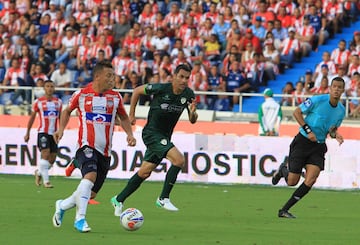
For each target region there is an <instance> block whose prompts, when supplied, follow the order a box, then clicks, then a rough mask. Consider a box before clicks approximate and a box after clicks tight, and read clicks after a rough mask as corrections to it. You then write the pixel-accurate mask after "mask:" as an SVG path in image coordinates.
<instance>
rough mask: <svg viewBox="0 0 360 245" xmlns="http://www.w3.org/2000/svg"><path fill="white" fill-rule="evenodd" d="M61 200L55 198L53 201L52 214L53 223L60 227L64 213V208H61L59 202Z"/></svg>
mask: <svg viewBox="0 0 360 245" xmlns="http://www.w3.org/2000/svg"><path fill="white" fill-rule="evenodd" d="M61 202H62V200H57V201H56V202H55V213H54V216H53V219H52V221H53V225H54V226H55V227H60V226H61V223H62V220H63V217H64V213H65V210H62V209H61V208H60V203H61Z"/></svg>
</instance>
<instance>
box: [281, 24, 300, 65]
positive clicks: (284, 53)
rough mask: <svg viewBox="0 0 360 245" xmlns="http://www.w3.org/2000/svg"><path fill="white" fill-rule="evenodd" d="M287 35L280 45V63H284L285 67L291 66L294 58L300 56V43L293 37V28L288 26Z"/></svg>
mask: <svg viewBox="0 0 360 245" xmlns="http://www.w3.org/2000/svg"><path fill="white" fill-rule="evenodd" d="M288 32H289V37H287V38H285V39H284V41H282V43H281V46H280V50H281V53H280V63H281V64H284V65H285V68H288V67H292V66H293V63H294V62H295V60H296V59H297V58H298V57H300V43H299V40H297V39H296V38H295V28H294V27H290V28H289V30H288Z"/></svg>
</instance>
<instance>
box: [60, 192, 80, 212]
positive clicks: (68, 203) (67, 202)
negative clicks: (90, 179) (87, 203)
mask: <svg viewBox="0 0 360 245" xmlns="http://www.w3.org/2000/svg"><path fill="white" fill-rule="evenodd" d="M76 194H77V190H75V191H74V192H73V194H72V195H71V196H69V197H68V198H66V199H64V200H63V201H62V202H61V203H60V208H61V209H62V210H68V209H70V208H73V207H75V205H76Z"/></svg>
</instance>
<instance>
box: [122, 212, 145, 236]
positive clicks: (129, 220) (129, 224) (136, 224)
mask: <svg viewBox="0 0 360 245" xmlns="http://www.w3.org/2000/svg"><path fill="white" fill-rule="evenodd" d="M120 223H121V225H122V227H124V229H125V230H128V231H136V230H138V229H140V227H141V226H142V225H143V224H144V216H143V214H142V213H141V212H140V210H139V209H136V208H128V209H126V210H125V211H124V212H122V213H121V215H120Z"/></svg>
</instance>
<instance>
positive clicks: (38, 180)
mask: <svg viewBox="0 0 360 245" xmlns="http://www.w3.org/2000/svg"><path fill="white" fill-rule="evenodd" d="M34 175H35V185H36V186H40V185H41V175H40V174H39V170H37V169H36V170H35V173H34Z"/></svg>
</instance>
